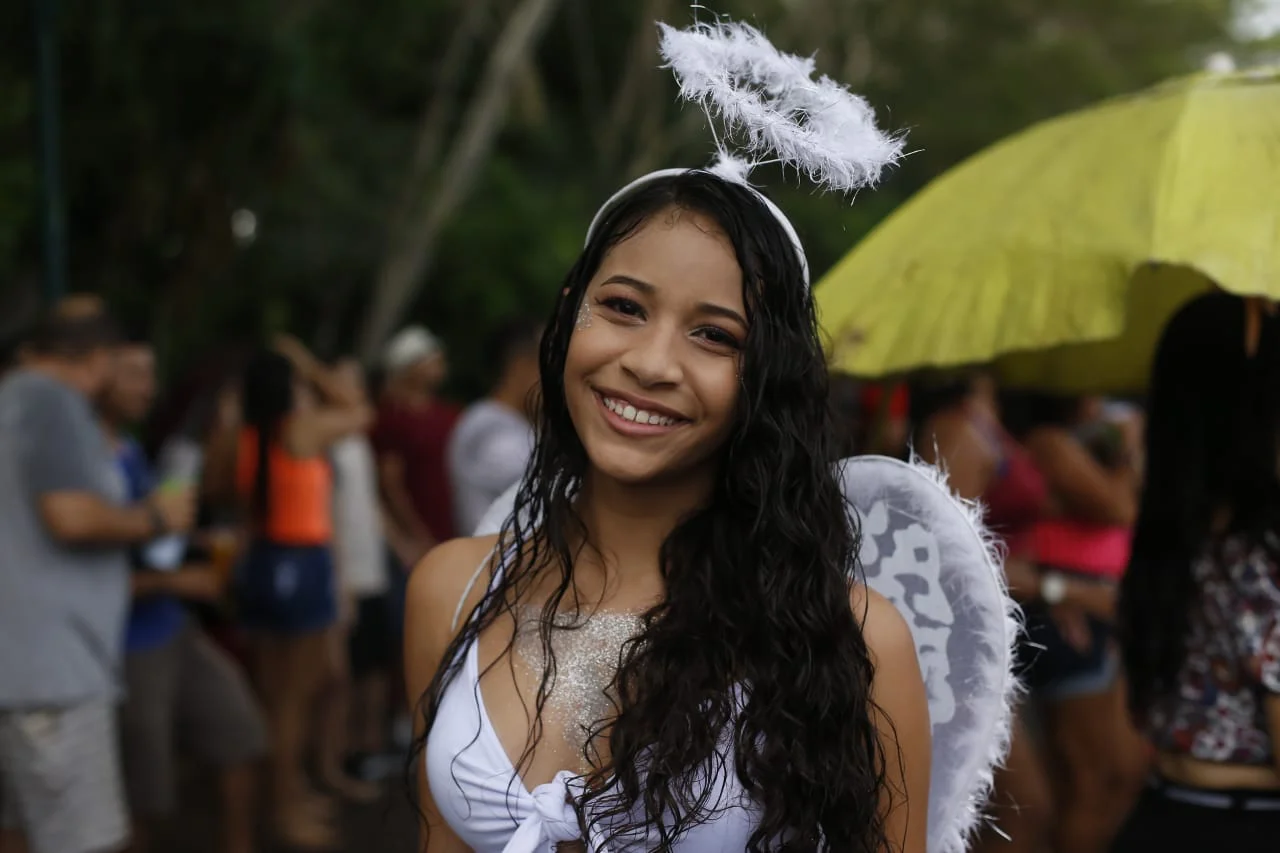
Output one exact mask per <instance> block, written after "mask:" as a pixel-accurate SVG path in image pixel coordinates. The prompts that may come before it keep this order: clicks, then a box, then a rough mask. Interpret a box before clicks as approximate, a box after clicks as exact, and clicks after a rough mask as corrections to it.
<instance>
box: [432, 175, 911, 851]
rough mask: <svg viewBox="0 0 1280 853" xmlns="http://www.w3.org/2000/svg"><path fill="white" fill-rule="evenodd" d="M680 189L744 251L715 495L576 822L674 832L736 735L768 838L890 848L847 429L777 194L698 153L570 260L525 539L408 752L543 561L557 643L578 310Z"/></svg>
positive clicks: (576, 526) (608, 829)
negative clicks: (843, 431) (595, 282)
mask: <svg viewBox="0 0 1280 853" xmlns="http://www.w3.org/2000/svg"><path fill="white" fill-rule="evenodd" d="M671 208H675V209H679V210H683V211H692V212H696V213H698V214H701V215H703V216H706V217H708V218H710V219H712V220H714V221H715V222H716V223H717V224H718V225H719V227H720V229H721V230H722V231H723V233H724V234H725V235H726V238H727V240H728V242H729V243H730V244H731V245H732V249H733V252H734V254H735V255H736V258H737V261H738V264H739V265H740V266H741V268H742V271H743V287H744V302H745V305H746V310H747V315H748V322H749V325H750V328H749V331H748V333H747V335H746V340H745V342H744V344H743V353H742V373H741V379H740V381H741V392H740V395H739V399H738V404H737V411H736V413H735V417H734V426H733V430H732V433H731V435H730V436H729V438H728V439H727V441H726V446H725V447H724V450H723V459H722V465H721V470H720V473H719V476H718V478H717V480H716V482H715V485H714V491H713V494H712V495H711V499H710V500H709V502H708V503H707V505H706V506H705V507H703V508H701V509H699V510H697V511H696V512H693V513H692V514H691V515H689V516H688V517H687V518H685V519H684V520H683V521H681V522H680V523H679V524H678V525H677V526H676V528H675V529H674V530H673V531H672V532H671V534H670V535H669V536H668V537H667V540H666V542H664V543H663V546H662V549H661V552H660V563H661V567H662V572H663V576H664V580H665V583H666V589H667V596H666V599H665V600H664V601H663V602H662V603H660V604H658V605H657V606H655V607H654V608H653V609H652V610H650V611H648V612H647V613H646V614H645V616H644V626H645V627H644V630H643V632H642V634H641V635H640V636H639V637H638V638H636V639H635V640H634V641H632V642H631V643H629V644H628V645H627V646H626V647H625V648H624V650H623V654H622V660H621V665H620V668H619V671H618V674H617V677H616V679H615V682H614V686H615V688H616V691H617V697H618V705H619V708H620V710H619V712H618V714H617V716H616V718H615V719H614V720H613V722H612V724H611V725H609V726H608V731H607V737H608V742H609V747H610V754H611V756H610V759H609V760H608V761H607V762H604V763H603V764H601V763H600V756H598V755H596V754H594V752H593V751H592V750H591V748H590V746H589V744H590V743H591V741H592V740H593V738H592V737H588V738H587V743H588V746H587V747H586V749H585V750H584V752H585V754H586V758H587V759H588V760H589V761H590V762H591V763H592V765H593V766H595V767H597V769H596V770H595V771H594V772H593V773H591V774H590V776H589V778H588V780H587V784H586V794H585V795H584V796H583V798H582V799H581V800H580V801H579V802H578V803H576V804H575V807H576V808H578V810H579V811H578V817H579V823H580V827H581V829H582V830H583V832H584V836H583V837H587V835H586V834H585V833H586V832H587V829H588V823H590V825H592V826H594V827H595V828H596V830H597V831H603V832H604V833H605V834H606V835H607V837H608V839H610V840H615V839H619V838H630V837H634V835H635V834H643V833H644V832H645V831H646V830H647V831H649V832H651V833H654V834H657V835H659V836H660V838H659V839H658V840H657V841H656V842H655V846H653V847H652V848H651V849H653V850H655V851H670V850H671V849H672V847H673V845H674V843H675V841H676V839H677V838H678V837H679V836H680V835H681V834H682V833H683V832H684V831H686V830H688V829H689V828H690V827H691V826H694V825H697V824H699V823H702V822H705V821H706V820H707V819H708V818H709V817H710V816H711V814H712V812H713V810H714V809H715V807H716V803H715V802H713V800H712V797H713V795H714V792H715V788H716V786H714V785H710V786H706V790H705V791H703V792H702V793H700V794H699V793H698V786H697V785H691V784H690V782H691V780H696V779H700V778H701V779H710V778H715V775H716V774H717V773H718V772H722V771H723V770H724V767H725V761H726V759H725V757H723V756H722V755H721V751H722V750H724V749H726V748H729V749H732V750H733V755H732V758H731V759H728V761H729V764H728V766H731V767H734V768H735V769H736V772H737V778H738V780H739V781H740V782H741V784H742V785H743V786H744V789H745V794H746V795H747V796H748V797H749V798H750V799H751V800H752V801H753V802H754V803H756V804H758V806H759V825H758V827H757V829H756V830H755V831H754V833H753V834H752V836H751V838H750V841H749V844H748V849H749V850H750V851H753V853H754V851H763V850H765V849H772V848H773V846H774V845H776V844H777V840H778V839H779V838H787V839H788V847H789V849H792V850H797V851H799V850H818V849H830V850H840V851H851V852H853V851H872V850H877V851H878V850H884V849H887V847H888V842H887V840H886V837H885V831H884V823H883V814H882V812H881V808H882V805H883V803H882V801H880V800H879V799H878V795H879V794H881V793H882V792H883V791H884V787H885V756H884V754H883V750H882V749H881V747H880V742H879V740H878V739H877V735H876V727H875V724H874V722H873V717H872V713H873V707H874V706H873V703H872V698H871V679H872V675H873V666H872V662H871V659H870V656H869V653H868V650H867V646H866V643H865V640H864V638H863V635H862V631H861V629H860V626H859V622H858V620H857V619H856V618H855V616H854V614H853V613H852V612H851V609H850V606H849V596H850V584H851V583H852V578H851V573H850V568H851V567H852V566H854V565H855V559H856V555H857V551H858V532H857V529H856V527H855V526H854V525H853V524H851V523H850V519H849V516H848V515H847V512H846V502H845V498H844V495H843V492H842V489H841V485H840V483H839V481H838V479H837V477H836V473H835V470H834V467H833V466H832V464H831V462H832V460H833V459H834V458H835V456H836V445H835V438H834V436H833V434H832V430H831V426H830V418H829V412H828V409H827V390H828V389H827V385H828V376H827V367H826V362H825V360H824V355H823V349H822V346H821V341H820V339H819V336H818V333H817V330H816V318H815V314H814V305H813V301H812V298H811V296H810V295H809V293H808V291H807V289H806V287H805V285H804V280H803V277H802V273H801V267H800V263H799V259H798V257H797V254H796V252H795V249H794V248H793V246H792V244H791V242H790V241H789V239H788V238H787V235H786V233H785V232H784V230H783V229H782V227H781V226H780V225H779V223H778V221H777V220H776V219H775V218H774V216H773V214H771V213H770V212H769V210H768V209H767V208H766V207H765V205H764V204H763V203H762V202H761V201H760V200H759V199H757V198H756V197H755V196H754V194H753V193H752V192H751V191H750V190H747V189H745V188H743V187H739V186H736V185H734V184H731V183H727V182H725V181H723V180H721V179H719V178H716V177H714V176H711V175H709V174H707V173H705V172H689V173H681V174H679V175H677V176H673V177H667V178H663V179H660V180H657V181H654V182H653V183H651V184H649V185H647V186H645V187H643V188H641V189H638V190H636V191H635V192H633V193H632V194H630V195H629V196H627V197H626V198H624V199H623V200H622V201H621V202H619V203H618V204H617V205H616V206H615V207H614V208H612V209H610V210H609V211H608V212H607V213H606V214H605V216H604V218H603V221H602V222H601V223H600V227H599V228H598V230H597V231H596V233H595V234H594V235H593V236H592V238H591V240H590V243H589V245H588V246H587V247H586V249H585V250H584V252H583V254H582V255H581V256H580V258H579V259H578V261H577V263H576V264H575V265H574V266H573V268H572V270H570V272H569V275H568V278H567V280H566V282H565V291H564V292H563V293H562V294H561V295H560V297H559V299H558V301H557V304H556V306H555V309H554V311H553V314H552V317H551V319H550V321H549V323H548V325H547V332H546V334H545V335H544V336H543V339H542V345H541V353H540V370H541V381H542V393H543V399H544V405H543V407H542V410H541V414H540V416H539V417H540V422H539V424H538V428H537V435H538V440H537V444H536V447H535V450H534V454H533V459H532V461H531V463H530V465H529V468H528V470H527V471H526V474H525V477H524V478H523V480H522V481H521V484H520V488H519V493H518V497H517V499H516V505H515V509H514V512H513V514H512V516H511V517H510V518H509V519H508V520H507V522H506V524H505V525H504V527H503V532H502V542H503V546H502V547H501V549H500V551H501V552H502V553H516V554H520V555H521V558H520V559H519V560H517V561H514V563H515V564H513V565H507V566H504V570H503V572H502V573H501V574H500V575H499V576H498V578H497V580H496V582H495V584H494V585H493V588H492V589H490V590H489V591H488V592H487V593H486V594H485V595H484V597H483V598H482V599H481V601H480V602H479V604H478V605H477V606H476V608H475V610H474V611H473V613H472V618H470V619H468V620H467V621H466V622H465V623H464V624H463V626H462V629H461V631H460V633H459V634H458V636H457V637H456V638H455V639H454V640H453V641H452V642H451V644H450V646H449V648H448V650H447V651H446V652H445V654H444V657H443V660H445V661H447V662H449V663H447V664H446V665H444V666H442V667H441V669H440V670H439V672H437V673H436V675H435V676H434V678H433V679H432V681H431V683H430V685H429V687H428V689H427V690H426V692H425V694H424V696H423V697H421V700H420V703H419V707H420V710H421V713H422V714H423V715H424V720H423V723H424V725H423V726H422V729H421V730H422V732H423V735H422V736H421V737H420V738H419V739H418V741H417V742H416V743H415V749H414V751H413V754H412V756H411V759H410V760H411V764H410V766H411V767H416V766H417V764H416V762H417V761H418V760H420V757H421V753H422V750H423V745H424V742H425V737H426V734H425V733H426V732H429V731H430V729H431V725H432V723H433V722H434V721H435V718H436V714H437V713H438V711H439V708H440V700H441V696H442V694H443V691H444V689H445V688H446V686H447V685H448V684H449V683H450V682H451V681H452V680H453V679H454V678H456V677H457V675H458V672H459V664H460V661H461V660H462V656H461V655H460V652H461V650H462V649H465V648H466V647H467V646H468V645H469V644H470V643H472V642H475V640H476V638H477V636H478V635H479V634H480V633H481V632H482V631H484V630H485V628H487V627H488V626H489V625H492V624H493V623H494V622H495V620H497V619H498V618H499V617H504V616H505V617H510V615H511V614H512V613H513V612H514V608H516V607H518V606H520V605H521V603H522V602H520V601H518V598H519V591H521V590H527V589H529V588H530V579H531V577H532V575H533V574H534V573H535V572H539V571H550V572H551V573H552V576H553V578H554V579H555V581H556V582H557V585H556V586H555V588H554V590H553V591H552V592H551V594H550V596H549V598H548V600H547V601H546V602H545V604H544V606H543V618H542V620H541V622H540V627H539V630H540V633H541V639H542V643H543V647H544V648H545V649H547V650H548V651H549V650H550V649H551V646H550V626H551V624H552V617H553V615H554V614H555V613H556V612H557V611H558V610H560V609H561V605H562V604H563V603H566V602H565V599H566V597H568V598H569V599H570V601H574V600H575V599H574V593H573V592H572V591H571V588H572V566H573V563H574V557H575V546H576V543H578V542H579V541H580V538H581V537H582V535H583V534H584V533H585V530H584V528H583V523H582V520H581V518H580V516H579V515H578V514H577V512H576V510H575V505H574V502H575V498H576V497H577V494H578V489H579V485H580V483H581V482H582V478H583V477H584V475H585V474H586V472H587V468H588V465H589V462H588V458H587V455H586V452H585V450H584V448H583V446H582V443H581V442H580V441H579V438H578V434H577V432H576V431H575V429H574V425H573V422H572V420H571V418H570V414H569V409H568V407H567V405H566V401H565V387H564V370H565V362H566V356H567V352H568V349H569V342H570V337H571V335H572V334H573V330H574V319H575V317H576V316H577V312H578V309H579V306H580V304H581V302H582V300H583V299H584V298H585V292H586V289H587V286H588V284H589V283H590V281H591V279H592V277H593V276H594V275H595V273H596V272H597V270H598V269H599V267H600V265H601V262H602V260H603V258H604V256H605V254H606V253H607V252H608V251H609V249H610V248H612V247H613V246H616V245H617V244H618V243H620V242H621V241H623V240H626V239H627V238H628V237H630V236H632V235H634V234H635V233H637V231H638V230H639V229H641V228H642V227H643V226H644V225H645V224H646V223H647V222H648V221H649V220H650V219H651V218H652V217H653V216H655V215H656V214H659V213H661V212H662V211H664V210H668V209H671ZM695 638H696V639H695ZM509 651H510V649H509V648H508V652H509ZM548 657H549V660H548V664H547V671H545V672H544V674H543V679H542V682H541V685H540V687H539V690H538V695H537V699H536V703H535V707H536V714H535V715H534V716H535V721H534V724H533V726H532V730H531V732H530V738H529V743H530V744H536V742H537V738H538V734H539V732H540V731H541V717H542V708H543V706H544V704H545V701H546V698H547V690H548V684H549V681H548V679H549V677H550V673H551V667H552V666H554V660H552V659H550V658H551V656H550V655H549V656H548ZM743 685H749V687H748V688H747V690H746V701H745V704H743V703H742V702H741V698H740V696H741V694H740V692H739V688H741V687H742V686H743ZM726 729H728V730H729V732H730V734H729V736H728V737H726V736H725V732H726ZM599 733H600V730H597V732H595V733H594V734H599ZM531 748H532V747H530V748H528V749H526V751H525V753H524V754H523V755H522V756H520V757H519V758H518V759H517V761H516V765H517V767H518V768H522V767H524V766H526V763H527V761H528V760H529V757H530V752H531ZM646 768H662V770H661V772H649V773H646ZM416 778H417V774H416V772H411V775H410V779H412V780H414V781H416ZM915 807H917V808H924V804H917V805H916V806H915ZM588 816H589V817H588ZM606 843H610V841H606Z"/></svg>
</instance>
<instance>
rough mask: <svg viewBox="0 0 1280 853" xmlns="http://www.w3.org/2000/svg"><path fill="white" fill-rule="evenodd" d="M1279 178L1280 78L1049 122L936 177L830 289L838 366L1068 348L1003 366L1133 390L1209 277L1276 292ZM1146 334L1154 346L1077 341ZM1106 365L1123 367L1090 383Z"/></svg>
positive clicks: (833, 275)
mask: <svg viewBox="0 0 1280 853" xmlns="http://www.w3.org/2000/svg"><path fill="white" fill-rule="evenodd" d="M1277 186H1280V70H1276V69H1271V70H1266V71H1255V72H1247V73H1237V74H1198V75H1194V76H1190V77H1185V78H1180V79H1177V80H1173V81H1170V82H1167V83H1164V84H1161V85H1159V86H1156V87H1154V88H1151V89H1148V90H1145V91H1143V92H1140V93H1138V94H1134V95H1129V96H1125V97H1121V98H1116V99H1113V100H1110V101H1106V102H1104V103H1102V104H1099V105H1097V106H1095V107H1092V108H1089V109H1086V110H1082V111H1080V112H1076V113H1072V114H1069V115H1067V116H1064V117H1060V118H1057V119H1053V120H1050V121H1047V122H1044V123H1042V124H1039V125H1036V126H1034V127H1032V128H1030V129H1029V130H1026V131H1024V132H1022V133H1020V134H1017V135H1015V136H1013V137H1011V138H1009V139H1007V140H1005V141H1003V142H1000V143H997V144H996V145H994V146H993V147H991V148H989V149H987V150H986V151H984V152H981V153H979V154H978V155H976V156H975V157H973V158H971V159H970V160H968V161H966V162H964V163H962V164H961V165H959V166H957V167H956V168H955V169H953V170H951V171H950V172H948V173H946V174H945V175H943V176H942V177H940V178H939V179H937V180H936V181H934V182H933V183H932V184H930V185H929V186H928V187H926V188H925V189H924V190H923V191H922V192H920V193H919V194H918V195H917V196H915V197H914V198H913V199H911V200H910V201H909V202H907V203H906V204H905V205H903V206H902V207H901V208H899V210H898V211H896V212H895V213H894V214H893V215H892V216H891V217H889V218H888V219H887V220H886V221H885V222H884V223H883V224H882V225H881V226H880V227H878V228H877V229H876V230H875V231H873V232H872V233H871V234H870V235H869V236H868V237H867V238H866V239H865V240H864V241H863V242H862V243H861V244H859V245H858V246H857V247H856V248H855V249H854V250H853V251H852V252H851V253H850V254H849V255H847V256H846V257H845V258H844V259H843V260H841V261H840V262H839V263H838V264H837V265H836V266H835V267H834V268H833V269H832V270H831V271H830V272H829V273H828V274H827V276H826V277H825V278H823V279H822V281H820V282H819V284H818V286H817V288H816V294H817V299H818V306H819V311H820V316H821V319H822V322H823V325H824V326H825V328H826V330H827V332H828V334H829V335H830V337H831V340H832V353H831V355H832V361H833V367H835V368H836V369H839V370H843V371H846V372H849V373H852V374H854V375H859V376H883V375H887V374H893V373H899V372H902V371H906V370H911V369H915V368H919V367H926V366H948V365H962V364H976V363H987V362H991V361H993V360H996V359H997V358H998V357H999V356H1002V355H1005V354H1008V353H1016V352H1025V351H1029V350H1045V349H1051V348H1057V349H1055V353H1054V354H1053V355H1052V356H1045V357H1041V358H1039V359H1037V358H1030V359H1028V360H1022V361H1017V360H1010V361H1008V362H1006V364H1008V366H1009V370H1008V373H1009V378H1010V379H1011V380H1013V381H1016V382H1019V383H1022V384H1040V385H1045V384H1046V382H1047V383H1048V384H1047V387H1051V388H1054V387H1056V388H1064V389H1066V388H1070V389H1071V390H1082V389H1084V388H1103V387H1116V383H1120V384H1121V385H1128V384H1131V383H1132V382H1133V381H1134V378H1133V377H1134V376H1138V377H1141V376H1142V371H1143V370H1144V369H1145V364H1146V360H1147V359H1148V358H1149V355H1150V353H1149V350H1148V349H1147V347H1148V346H1149V344H1150V343H1151V342H1153V341H1154V339H1155V335H1154V333H1155V332H1158V330H1159V327H1160V325H1161V324H1162V323H1163V320H1164V319H1165V318H1167V317H1169V316H1170V315H1171V314H1172V313H1173V311H1174V310H1176V308H1177V307H1178V305H1180V304H1181V303H1182V301H1184V300H1185V299H1187V298H1189V297H1190V296H1191V295H1192V294H1193V293H1196V292H1200V291H1202V290H1204V289H1205V288H1207V287H1209V286H1211V284H1210V282H1213V283H1216V284H1217V285H1219V286H1221V287H1222V288H1224V289H1226V290H1229V291H1231V292H1234V293H1239V294H1242V295H1246V294H1256V295H1272V296H1278V295H1280V195H1278V194H1277V193H1276V191H1275V188H1276V187H1277ZM1153 264H1155V266H1153ZM1170 269H1173V270H1174V272H1172V273H1171V272H1170ZM1192 271H1194V272H1192ZM1147 327H1149V328H1147ZM1143 328H1145V329H1147V331H1151V332H1153V334H1151V335H1147V336H1146V337H1150V339H1151V340H1150V341H1148V342H1145V343H1143V342H1142V341H1136V342H1130V343H1125V344H1116V345H1115V346H1113V347H1112V348H1111V349H1109V350H1108V349H1102V350H1099V349H1097V348H1091V347H1064V345H1078V344H1083V343H1093V342H1098V341H1109V340H1113V339H1118V338H1122V336H1123V335H1125V333H1126V331H1127V330H1130V329H1139V330H1141V329H1143ZM1120 357H1123V358H1127V359H1137V361H1134V362H1132V363H1130V364H1127V365H1125V366H1121V365H1117V364H1115V359H1116V358H1120ZM1076 358H1081V359H1083V360H1081V361H1076V360H1075V359H1076ZM1091 359H1092V361H1091ZM1099 359H1100V361H1099ZM1138 361H1140V362H1141V363H1140V364H1139V363H1137V362H1138ZM1098 364H1102V365H1106V366H1109V367H1111V368H1112V370H1111V375H1110V376H1109V377H1108V376H1105V375H1104V376H1100V377H1099V378H1098V380H1097V381H1091V380H1090V377H1088V376H1086V375H1084V374H1085V372H1086V371H1087V370H1088V369H1090V368H1091V367H1092V366H1096V365H1098ZM1037 365H1038V366H1037ZM1138 381H1139V382H1141V379H1139V380H1138Z"/></svg>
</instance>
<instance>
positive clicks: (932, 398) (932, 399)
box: [908, 368, 978, 430]
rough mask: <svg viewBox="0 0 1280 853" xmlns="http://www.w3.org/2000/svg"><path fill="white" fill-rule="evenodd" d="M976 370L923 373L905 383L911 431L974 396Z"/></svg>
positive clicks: (930, 371)
mask: <svg viewBox="0 0 1280 853" xmlns="http://www.w3.org/2000/svg"><path fill="white" fill-rule="evenodd" d="M977 377H978V371H977V370H973V369H968V368H958V369H955V370H926V371H921V372H920V373H918V374H916V375H915V376H914V377H912V379H911V381H910V383H909V384H908V390H909V398H908V399H909V401H910V402H909V409H908V412H909V417H910V420H911V426H912V429H913V430H919V429H920V428H921V427H922V426H923V425H924V424H925V422H927V421H928V420H929V419H930V418H932V417H933V416H934V415H936V414H938V413H939V412H945V411H946V410H948V409H950V408H951V407H953V406H956V405H959V404H960V403H961V402H963V401H964V399H965V398H966V397H968V396H969V395H970V394H972V393H973V386H974V382H975V381H976V379H977Z"/></svg>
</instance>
